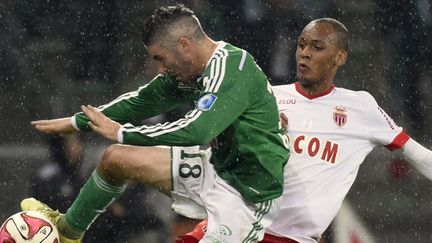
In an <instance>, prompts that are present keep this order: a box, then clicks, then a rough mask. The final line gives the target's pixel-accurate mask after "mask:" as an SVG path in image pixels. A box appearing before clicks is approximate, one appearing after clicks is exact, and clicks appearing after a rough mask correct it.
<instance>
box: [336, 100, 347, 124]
mask: <svg viewBox="0 0 432 243" xmlns="http://www.w3.org/2000/svg"><path fill="white" fill-rule="evenodd" d="M333 121H334V122H335V123H336V125H337V126H338V127H343V126H344V125H345V123H346V122H347V109H346V108H345V107H343V106H341V105H339V106H336V107H335V108H334V111H333Z"/></svg>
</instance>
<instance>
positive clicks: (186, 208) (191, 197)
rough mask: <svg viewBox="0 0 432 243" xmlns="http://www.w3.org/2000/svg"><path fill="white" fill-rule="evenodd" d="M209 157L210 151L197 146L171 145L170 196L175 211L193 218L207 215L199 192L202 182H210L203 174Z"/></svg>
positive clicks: (201, 217)
mask: <svg viewBox="0 0 432 243" xmlns="http://www.w3.org/2000/svg"><path fill="white" fill-rule="evenodd" d="M209 158H210V151H209V150H200V147H199V146H191V147H172V166H171V170H172V181H173V183H172V190H173V191H172V192H171V196H172V198H173V199H174V202H173V204H172V209H173V210H174V211H175V212H176V213H178V214H181V215H183V216H186V217H188V218H194V219H203V218H206V217H207V214H206V211H205V208H204V206H203V205H204V202H203V201H202V199H201V194H202V188H203V186H204V183H207V184H210V183H211V182H212V178H211V177H208V176H207V177H206V176H205V174H206V173H207V170H208V168H207V167H209V166H210V164H209V162H208V159H209ZM204 178H206V180H204Z"/></svg>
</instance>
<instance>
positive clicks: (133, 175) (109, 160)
mask: <svg viewBox="0 0 432 243" xmlns="http://www.w3.org/2000/svg"><path fill="white" fill-rule="evenodd" d="M97 170H98V172H99V173H100V174H101V175H102V176H103V177H104V178H106V180H107V181H108V182H109V183H111V184H113V185H123V184H126V183H127V182H128V181H135V182H140V183H144V184H146V185H149V186H151V187H154V188H155V189H158V190H160V191H161V192H163V193H164V194H166V195H168V196H169V195H170V192H171V190H172V188H171V171H170V170H171V150H170V148H160V147H141V146H129V145H119V144H115V145H111V146H109V147H108V148H107V149H106V150H105V152H104V154H103V156H102V159H101V161H100V163H99V166H98V168H97Z"/></svg>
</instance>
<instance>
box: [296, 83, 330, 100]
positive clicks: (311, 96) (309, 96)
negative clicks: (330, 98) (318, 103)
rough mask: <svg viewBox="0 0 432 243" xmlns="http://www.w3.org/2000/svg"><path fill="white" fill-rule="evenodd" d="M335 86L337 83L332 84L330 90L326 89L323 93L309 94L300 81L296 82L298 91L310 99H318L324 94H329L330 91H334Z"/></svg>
mask: <svg viewBox="0 0 432 243" xmlns="http://www.w3.org/2000/svg"><path fill="white" fill-rule="evenodd" d="M334 88H335V85H334V84H332V85H331V86H330V88H329V89H328V90H326V91H324V92H322V93H319V94H315V95H309V94H308V93H306V92H304V91H303V90H302V89H301V88H300V82H298V81H297V82H295V89H296V90H297V92H299V94H301V95H303V96H304V97H306V98H308V99H310V100H313V99H316V98H319V97H322V96H324V95H327V94H329V93H330V92H332V91H333V90H334Z"/></svg>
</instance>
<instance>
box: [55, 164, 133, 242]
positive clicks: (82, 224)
mask: <svg viewBox="0 0 432 243" xmlns="http://www.w3.org/2000/svg"><path fill="white" fill-rule="evenodd" d="M125 189H126V185H121V186H116V185H112V184H110V183H109V182H107V180H106V179H105V178H103V177H102V176H101V175H100V173H99V172H98V171H97V170H95V171H93V173H92V175H91V177H90V178H89V179H88V181H87V182H86V183H85V185H84V186H83V188H82V189H81V192H80V193H79V195H78V197H77V198H76V199H75V201H74V202H73V203H72V206H70V208H69V209H68V210H67V212H66V216H65V219H66V221H67V223H68V224H69V225H70V226H71V227H72V228H73V229H76V230H78V231H81V232H82V233H83V232H85V231H86V230H87V229H88V228H89V227H90V225H91V224H92V223H93V221H94V220H96V218H97V217H98V216H99V215H100V214H101V213H103V212H104V211H105V209H106V208H107V207H108V206H109V205H110V204H111V203H112V202H113V201H114V200H116V199H117V198H119V197H120V196H121V195H122V194H123V192H124V191H125ZM63 223H65V222H63ZM59 230H60V231H62V232H63V231H66V232H63V233H65V235H66V236H68V235H67V231H68V229H67V227H63V229H59ZM70 233H72V234H73V235H76V233H78V232H76V231H75V232H70ZM71 236H72V235H71ZM74 238H75V237H74Z"/></svg>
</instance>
